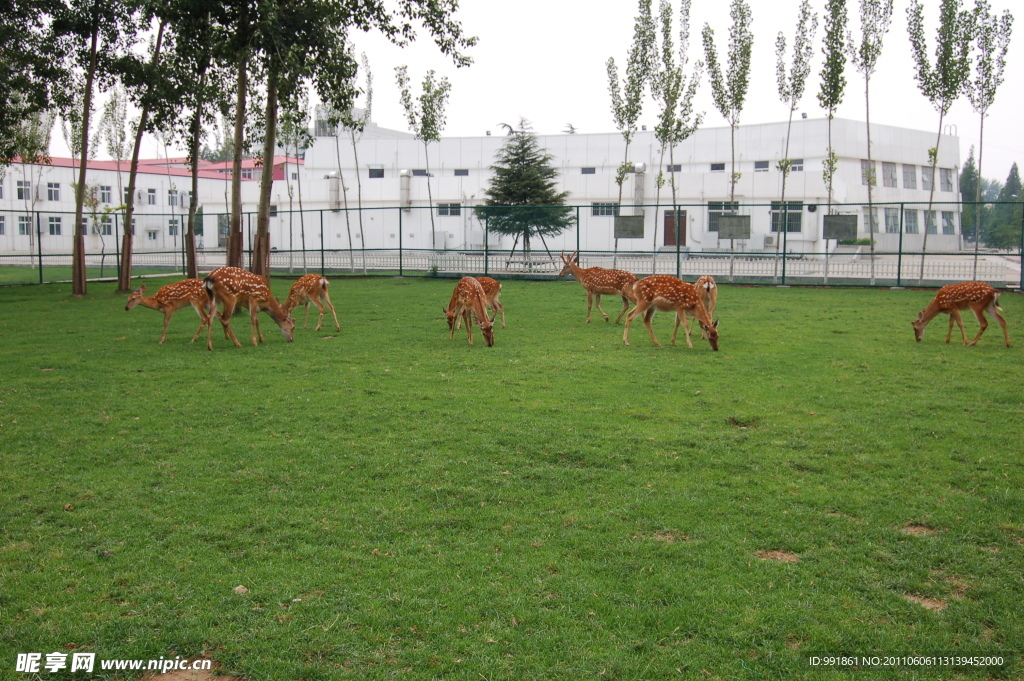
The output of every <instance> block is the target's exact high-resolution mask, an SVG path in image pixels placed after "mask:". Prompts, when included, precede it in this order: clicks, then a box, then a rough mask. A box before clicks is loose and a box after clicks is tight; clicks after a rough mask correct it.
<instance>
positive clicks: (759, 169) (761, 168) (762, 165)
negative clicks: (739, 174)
mask: <svg viewBox="0 0 1024 681" xmlns="http://www.w3.org/2000/svg"><path fill="white" fill-rule="evenodd" d="M754 172H755V173H767V172H768V161H754Z"/></svg>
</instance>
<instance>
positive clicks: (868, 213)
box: [864, 206, 878, 234]
mask: <svg viewBox="0 0 1024 681" xmlns="http://www.w3.org/2000/svg"><path fill="white" fill-rule="evenodd" d="M864 231H865V232H869V233H872V234H876V233H877V232H878V211H877V210H876V209H874V208H868V207H867V206H864Z"/></svg>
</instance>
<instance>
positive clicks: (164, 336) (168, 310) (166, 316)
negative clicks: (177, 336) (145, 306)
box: [160, 307, 202, 345]
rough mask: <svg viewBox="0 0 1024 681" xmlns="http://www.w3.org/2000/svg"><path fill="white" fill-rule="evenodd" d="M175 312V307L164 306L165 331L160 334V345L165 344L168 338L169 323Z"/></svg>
mask: <svg viewBox="0 0 1024 681" xmlns="http://www.w3.org/2000/svg"><path fill="white" fill-rule="evenodd" d="M173 314H174V308H173V307H168V308H164V332H163V334H162V335H161V336H160V345H163V344H164V341H165V340H167V325H168V324H170V323H171V315H173ZM200 328H202V327H200Z"/></svg>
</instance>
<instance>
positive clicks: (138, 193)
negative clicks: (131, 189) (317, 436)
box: [135, 189, 146, 202]
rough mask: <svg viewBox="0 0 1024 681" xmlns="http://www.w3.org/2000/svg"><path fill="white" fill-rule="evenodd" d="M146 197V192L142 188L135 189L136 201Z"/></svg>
mask: <svg viewBox="0 0 1024 681" xmlns="http://www.w3.org/2000/svg"><path fill="white" fill-rule="evenodd" d="M145 198H146V192H144V191H142V190H141V189H137V190H135V200H136V201H140V202H141V201H142V200H143V199H145Z"/></svg>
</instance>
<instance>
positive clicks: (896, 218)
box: [885, 208, 900, 234]
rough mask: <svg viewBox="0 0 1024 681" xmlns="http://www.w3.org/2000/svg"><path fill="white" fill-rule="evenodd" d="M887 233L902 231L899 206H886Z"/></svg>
mask: <svg viewBox="0 0 1024 681" xmlns="http://www.w3.org/2000/svg"><path fill="white" fill-rule="evenodd" d="M885 233H886V234H899V233H900V209H899V208H886V209H885Z"/></svg>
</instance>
